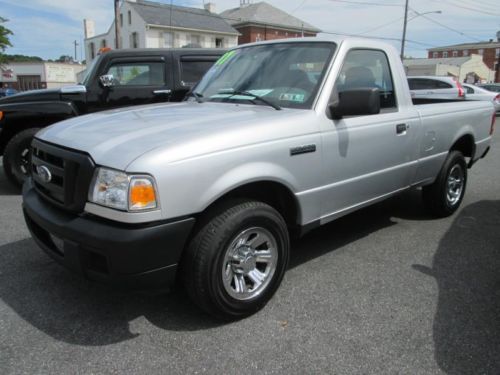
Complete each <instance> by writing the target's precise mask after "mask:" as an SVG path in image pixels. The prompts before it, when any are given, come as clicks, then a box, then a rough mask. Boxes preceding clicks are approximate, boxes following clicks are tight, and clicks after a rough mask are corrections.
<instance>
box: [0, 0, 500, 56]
mask: <svg viewBox="0 0 500 375" xmlns="http://www.w3.org/2000/svg"><path fill="white" fill-rule="evenodd" d="M157 1H160V2H163V3H167V4H169V3H170V0H157ZM206 1H208V0H206ZM255 1H257V0H255ZM267 1H268V2H269V3H270V4H272V5H274V6H276V7H277V8H280V9H282V10H284V11H286V12H294V14H293V15H294V16H296V17H298V18H301V19H303V20H304V21H306V22H308V23H310V24H313V25H314V26H317V27H319V28H320V29H322V30H324V31H327V32H334V33H345V34H359V33H362V32H366V31H369V30H371V29H374V28H377V27H378V28H377V29H376V30H373V31H371V32H368V33H366V34H364V35H366V36H372V37H373V36H380V37H385V38H395V39H400V38H401V35H402V27H403V20H402V17H403V13H404V8H403V7H402V6H394V5H395V4H396V5H397V4H401V3H402V2H396V1H395V0H377V1H376V2H377V3H383V4H384V3H385V4H388V5H390V6H369V5H361V4H352V3H348V2H349V1H356V0H346V2H340V1H335V0H306V1H304V0H267ZM358 1H360V2H370V1H371V0H358ZM172 2H173V4H176V5H185V6H197V7H201V4H202V0H172ZM212 2H215V3H216V6H217V11H218V12H221V11H223V10H225V9H229V8H234V7H237V6H239V2H238V0H212ZM373 2H375V1H373ZM2 3H3V4H5V5H7V6H8V7H7V9H10V12H9V14H7V15H8V17H9V18H10V20H11V22H9V27H11V28H12V29H13V31H15V33H16V36H15V42H16V49H19V50H23V51H33V53H32V54H36V53H35V52H36V51H40V50H41V47H40V45H43V47H42V48H49V49H48V50H46V51H47V53H46V54H43V57H52V58H53V57H58V55H59V54H60V52H59V51H61V50H65V51H67V52H66V54H70V53H71V51H72V47H71V43H72V41H73V40H75V39H77V40H80V39H81V38H82V37H83V25H82V21H83V19H84V18H89V19H93V20H94V21H95V23H96V32H97V33H102V32H106V31H107V29H108V28H109V26H110V24H111V22H112V18H113V1H112V0H64V1H62V0H30V1H24V2H20V1H19V0H2ZM489 3H490V4H489V5H488V4H486V3H485V4H483V3H481V4H482V5H481V7H479V6H478V5H476V6H475V5H471V6H470V7H471V8H472V9H476V10H478V11H473V10H469V9H463V8H459V7H457V6H456V4H455V3H451V2H449V1H446V0H443V1H437V0H421V1H419V2H418V3H417V2H413V4H412V7H414V8H415V9H416V10H417V11H419V12H427V11H433V10H441V11H442V14H430V15H428V16H427V17H429V18H431V19H434V20H436V21H438V22H441V23H442V24H444V25H446V26H449V27H451V28H454V29H457V30H460V32H462V33H464V34H466V35H460V34H459V33H457V32H453V31H451V30H448V29H446V28H445V27H443V26H439V25H437V24H435V23H432V22H431V21H429V20H427V19H425V18H423V17H417V18H415V19H414V20H411V21H410V22H409V23H408V33H407V38H408V39H409V42H408V43H407V47H406V50H407V52H408V53H409V54H411V55H413V56H425V54H426V52H425V50H426V48H430V47H432V46H439V45H448V44H455V43H464V42H472V41H474V40H475V39H479V40H488V39H490V38H494V37H495V34H496V31H497V30H499V29H500V25H499V24H498V18H499V17H495V16H494V15H498V14H500V10H496V11H495V9H497V8H495V7H494V6H493V4H494V1H493V0H489ZM453 4H455V6H454V5H453ZM472 4H473V3H472ZM483 5H484V7H483ZM492 6H493V7H492ZM481 10H482V11H484V10H488V11H491V12H490V13H491V15H487V14H482V13H480V11H481ZM495 12H496V13H495ZM25 13H26V14H25ZM31 19H36V23H33V24H32V25H31V27H28V29H29V30H31V32H28V31H25V30H24V27H25V26H29V25H30V20H31ZM43 20H45V21H43ZM35 27H36V28H35ZM28 34H31V35H32V36H33V38H32V39H30V38H29V37H28V36H29V35H28ZM40 35H43V37H40ZM412 41H416V42H420V43H422V44H417V43H413V42H412ZM391 43H392V44H393V45H395V46H396V47H398V48H399V44H400V42H398V41H393V42H391ZM51 45H52V48H53V49H51V47H50V46H51ZM50 51H53V52H50Z"/></svg>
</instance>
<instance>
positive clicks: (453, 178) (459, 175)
mask: <svg viewBox="0 0 500 375" xmlns="http://www.w3.org/2000/svg"><path fill="white" fill-rule="evenodd" d="M466 184H467V163H466V161H465V158H464V156H463V154H462V153H461V152H460V151H451V152H450V153H449V154H448V157H447V158H446V160H445V162H444V164H443V167H442V168H441V171H440V172H439V175H438V177H437V178H436V181H435V182H434V183H433V184H432V185H429V186H424V187H423V188H422V194H423V199H424V202H425V204H426V206H427V207H428V208H429V210H430V211H431V212H432V213H433V214H434V215H436V216H437V217H446V216H450V215H452V214H453V213H454V212H455V211H456V210H457V209H458V207H460V203H462V199H463V197H464V194H465V187H466Z"/></svg>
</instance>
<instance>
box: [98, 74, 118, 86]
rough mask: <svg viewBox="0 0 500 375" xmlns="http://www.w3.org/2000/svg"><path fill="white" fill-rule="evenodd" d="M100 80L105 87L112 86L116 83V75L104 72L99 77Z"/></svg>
mask: <svg viewBox="0 0 500 375" xmlns="http://www.w3.org/2000/svg"><path fill="white" fill-rule="evenodd" d="M99 81H100V82H101V85H102V86H103V87H111V86H113V85H114V81H115V77H113V74H104V75H102V76H100V77H99Z"/></svg>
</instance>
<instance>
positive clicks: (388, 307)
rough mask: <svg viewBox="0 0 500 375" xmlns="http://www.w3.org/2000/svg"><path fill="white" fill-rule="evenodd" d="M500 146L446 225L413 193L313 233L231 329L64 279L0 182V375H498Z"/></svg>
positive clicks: (176, 301) (168, 297)
mask: <svg viewBox="0 0 500 375" xmlns="http://www.w3.org/2000/svg"><path fill="white" fill-rule="evenodd" d="M499 143H500V132H499V131H497V134H496V137H495V142H494V146H493V149H492V151H491V152H490V154H489V155H488V157H487V158H486V159H483V160H481V161H480V162H479V163H478V164H477V165H476V166H475V167H474V168H473V169H472V170H471V172H470V175H469V185H468V191H467V194H466V198H465V200H464V202H463V205H462V209H461V210H460V212H458V213H457V214H456V215H454V216H452V217H450V218H446V219H439V220H435V219H432V218H431V217H430V216H429V215H428V214H427V213H426V212H425V211H424V210H423V208H422V206H421V199H420V195H419V193H418V191H414V192H408V193H405V194H404V195H401V196H398V197H395V198H393V199H390V200H388V201H385V202H383V203H380V204H378V205H375V206H373V207H370V208H367V209H364V210H362V211H359V212H357V213H354V214H351V215H349V216H347V217H344V218H342V219H340V220H338V221H336V222H334V223H332V224H329V225H327V226H325V227H323V228H320V229H318V230H316V231H313V232H312V233H310V234H309V235H307V236H306V237H304V238H303V239H301V240H300V241H296V242H295V243H294V245H293V251H292V258H291V265H290V269H289V270H288V272H287V274H286V276H285V279H284V282H283V284H282V286H281V288H280V289H279V290H278V292H277V294H276V295H275V297H274V298H273V299H272V300H271V302H270V303H269V304H268V305H267V306H266V307H265V308H264V309H263V310H262V311H261V312H259V313H258V314H256V315H254V316H252V317H250V318H248V319H245V320H243V321H239V322H235V323H231V324H220V323H218V322H217V321H214V320H212V319H211V318H210V317H208V316H206V315H205V314H203V313H201V312H200V311H199V310H198V309H197V308H196V307H195V306H194V305H192V304H191V302H190V301H189V300H188V299H187V297H186V296H185V294H184V293H183V291H182V290H175V291H173V292H172V293H170V294H160V295H144V294H135V293H124V292H121V291H116V290H113V289H110V288H108V287H104V286H101V285H96V284H93V283H89V282H86V281H84V280H81V279H79V278H77V277H75V276H73V275H72V274H70V273H69V272H67V271H66V270H64V269H63V268H61V267H60V266H59V265H57V264H55V263H54V262H53V261H52V260H50V259H49V258H48V257H47V256H46V255H45V254H44V253H42V251H41V250H39V249H38V248H37V246H36V245H35V243H34V242H33V241H32V240H31V239H30V236H29V234H28V231H27V229H26V227H25V224H24V221H23V218H22V213H21V198H20V196H19V195H17V194H16V191H15V190H14V189H12V188H10V187H9V185H8V184H7V182H6V181H5V177H4V175H3V172H0V206H1V210H0V333H1V335H0V374H20V373H37V374H44V373H47V374H48V373H52V374H53V373H58V374H80V373H82V374H83V373H85V374H88V373H99V374H100V373H103V374H108V373H109V374H113V373H116V374H123V373H141V374H144V373H149V374H152V373H167V374H177V373H183V374H184V373H219V374H221V373H222V374H241V373H289V374H305V373H307V374H316V373H318V374H319V373H325V374H333V373H335V374H356V373H363V374H369V373H377V374H379V373H384V374H387V373H407V374H410V373H411V374H435V373H449V374H498V373H500V272H499V270H500V172H499V171H500V149H499Z"/></svg>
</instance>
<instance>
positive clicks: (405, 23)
mask: <svg viewBox="0 0 500 375" xmlns="http://www.w3.org/2000/svg"><path fill="white" fill-rule="evenodd" d="M408 2H409V0H406V5H405V22H404V25H403V39H401V60H403V59H404V55H405V41H406V25H407V24H408V22H410V21H411V20H414V19H415V18H417V17H420V16H425V15H426V14H431V13H436V14H441V13H443V12H442V11H440V10H433V11H430V12H423V13H420V12H417V11H416V10H413V12H414V13H415V14H416V15H415V16H414V17H412V18H410V19H408Z"/></svg>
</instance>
